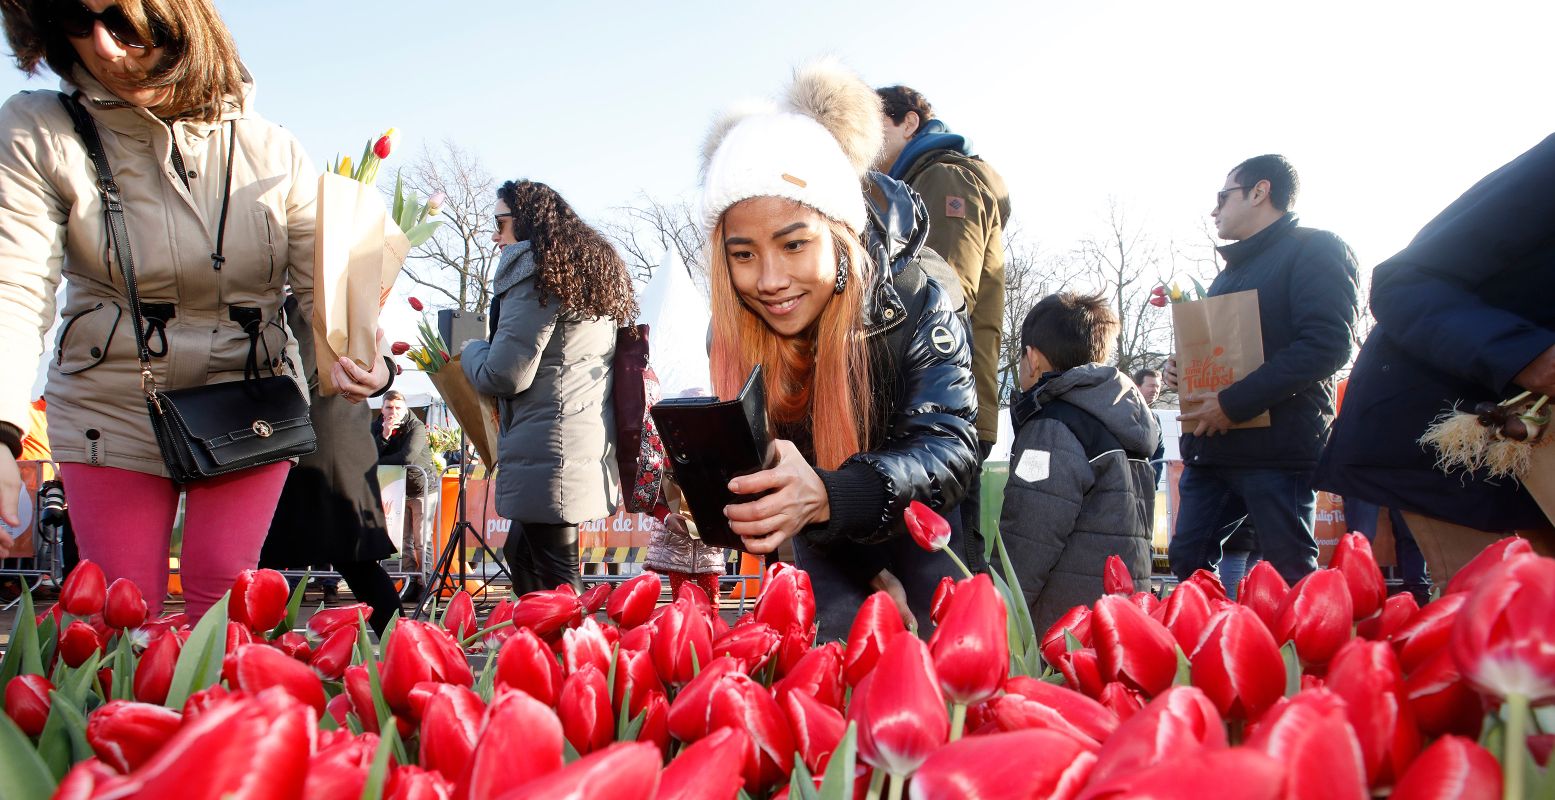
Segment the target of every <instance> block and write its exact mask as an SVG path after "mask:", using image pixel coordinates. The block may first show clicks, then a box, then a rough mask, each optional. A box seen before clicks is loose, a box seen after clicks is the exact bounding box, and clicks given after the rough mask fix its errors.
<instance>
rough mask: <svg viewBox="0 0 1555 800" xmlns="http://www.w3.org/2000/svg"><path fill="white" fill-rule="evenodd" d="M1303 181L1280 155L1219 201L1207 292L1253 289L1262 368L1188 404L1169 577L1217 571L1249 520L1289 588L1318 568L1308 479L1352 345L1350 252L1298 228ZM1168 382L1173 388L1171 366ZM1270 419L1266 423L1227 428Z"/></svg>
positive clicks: (1256, 161)
mask: <svg viewBox="0 0 1555 800" xmlns="http://www.w3.org/2000/svg"><path fill="white" fill-rule="evenodd" d="M1299 189H1300V181H1299V179H1298V178H1297V176H1296V170H1295V168H1294V167H1292V166H1291V164H1290V162H1289V161H1287V160H1285V158H1284V157H1283V156H1278V155H1264V156H1257V157H1255V158H1250V159H1248V160H1246V161H1244V162H1242V163H1241V164H1239V165H1237V167H1236V168H1235V169H1233V170H1231V174H1229V175H1227V176H1226V181H1225V184H1224V185H1223V186H1222V188H1221V190H1220V191H1219V192H1217V193H1216V194H1215V209H1214V211H1213V212H1211V216H1212V217H1213V218H1214V220H1215V230H1216V233H1217V235H1218V236H1219V237H1220V238H1222V239H1226V240H1229V241H1230V244H1226V245H1222V246H1221V247H1219V248H1217V249H1218V250H1219V252H1220V255H1221V257H1222V258H1224V259H1225V261H1226V268H1225V269H1224V270H1223V271H1222V272H1221V273H1220V275H1219V276H1218V277H1217V278H1216V279H1215V282H1214V283H1213V284H1211V285H1210V288H1209V295H1210V296H1211V297H1214V296H1217V295H1224V294H1231V293H1233V292H1242V291H1248V290H1256V291H1257V292H1258V313H1259V315H1260V318H1261V328H1262V333H1263V355H1264V364H1263V366H1261V367H1259V368H1258V369H1256V370H1254V371H1253V372H1251V373H1250V374H1248V375H1246V376H1244V377H1242V378H1241V379H1240V380H1238V381H1236V382H1235V383H1232V384H1231V385H1230V386H1227V387H1225V388H1224V389H1221V390H1219V391H1218V392H1200V393H1198V394H1195V395H1194V396H1193V397H1191V398H1184V399H1185V400H1194V401H1200V402H1202V406H1201V407H1200V408H1199V409H1198V410H1196V411H1194V412H1192V413H1189V414H1183V415H1182V416H1181V417H1180V419H1181V421H1182V431H1183V433H1182V442H1181V450H1182V458H1183V461H1184V464H1185V468H1184V470H1183V474H1182V479H1181V482H1180V483H1179V485H1178V494H1179V504H1180V505H1179V508H1178V511H1177V530H1176V532H1175V533H1174V535H1173V536H1172V542H1171V546H1170V549H1169V555H1170V558H1171V565H1172V572H1174V573H1176V575H1177V576H1178V577H1179V578H1183V579H1186V578H1187V577H1188V576H1189V575H1192V574H1193V572H1194V571H1195V570H1198V569H1211V570H1213V569H1215V568H1216V566H1217V565H1218V564H1219V562H1220V557H1221V545H1222V543H1224V542H1225V541H1226V540H1227V539H1229V538H1230V537H1231V535H1232V534H1234V533H1235V532H1236V531H1237V528H1238V527H1239V526H1240V525H1241V524H1242V523H1243V521H1244V520H1249V521H1251V522H1252V524H1253V527H1254V529H1255V530H1256V531H1257V536H1258V546H1259V549H1260V550H1261V551H1262V553H1263V556H1264V558H1265V559H1266V560H1268V561H1269V563H1270V564H1271V565H1273V566H1274V568H1275V569H1277V570H1279V573H1280V575H1281V576H1282V577H1284V578H1285V580H1286V581H1288V582H1290V583H1295V582H1296V581H1298V580H1300V579H1301V578H1302V576H1304V575H1306V574H1307V573H1309V572H1312V571H1313V570H1315V569H1317V541H1316V539H1315V538H1314V537H1313V533H1312V531H1313V523H1314V516H1315V514H1314V512H1315V506H1316V495H1315V493H1314V492H1313V490H1312V472H1313V470H1314V468H1315V467H1316V465H1317V459H1318V454H1319V453H1320V452H1321V451H1322V448H1323V443H1324V440H1325V439H1326V438H1327V435H1328V427H1329V425H1330V424H1331V423H1332V422H1333V418H1334V384H1333V375H1334V373H1335V372H1336V371H1338V369H1339V368H1340V367H1342V366H1344V364H1345V362H1346V361H1347V360H1349V358H1350V352H1351V348H1352V346H1353V345H1354V342H1355V323H1356V314H1357V307H1356V294H1357V277H1356V262H1355V254H1354V253H1353V252H1351V250H1350V247H1349V246H1348V245H1346V244H1345V243H1344V241H1343V240H1341V239H1340V238H1339V237H1338V236H1335V235H1334V234H1332V233H1329V232H1327V231H1320V230H1316V229H1313V228H1303V227H1301V226H1300V225H1299V224H1298V222H1297V219H1296V215H1295V213H1294V211H1293V209H1294V208H1295V204H1296V194H1297V192H1298V190H1299ZM1164 377H1165V378H1166V383H1167V384H1168V385H1170V386H1171V387H1172V388H1174V389H1175V388H1177V379H1178V371H1177V363H1176V360H1175V359H1173V360H1171V361H1168V362H1167V365H1166V370H1165V376H1164ZM1265 411H1267V412H1269V416H1270V420H1271V422H1270V425H1269V427H1267V428H1246V429H1232V426H1233V425H1235V424H1236V423H1239V422H1244V421H1247V420H1250V419H1252V418H1253V417H1256V416H1258V415H1259V414H1262V413H1263V412H1265Z"/></svg>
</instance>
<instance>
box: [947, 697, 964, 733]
mask: <svg viewBox="0 0 1555 800" xmlns="http://www.w3.org/2000/svg"><path fill="white" fill-rule="evenodd" d="M965 730H966V704H965V703H952V704H951V706H950V740H951V741H952V742H955V741H959V740H960V739H961V733H962V732H963V731H965Z"/></svg>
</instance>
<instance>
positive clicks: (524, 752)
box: [454, 689, 581, 797]
mask: <svg viewBox="0 0 1555 800" xmlns="http://www.w3.org/2000/svg"><path fill="white" fill-rule="evenodd" d="M580 763H581V762H580ZM561 767H562V723H561V720H559V719H557V718H556V712H554V711H552V710H551V709H550V708H549V707H547V706H545V705H544V704H542V703H541V702H540V701H539V700H536V699H534V698H533V697H530V696H529V695H527V694H525V693H524V692H520V691H514V690H511V689H509V690H505V691H499V692H498V693H497V696H496V697H494V698H492V701H491V705H490V706H487V708H486V717H485V719H484V720H483V721H482V723H481V736H480V740H479V741H478V742H477V743H476V745H475V753H474V755H473V757H472V758H471V759H470V766H469V768H468V769H467V770H465V773H464V774H463V775H461V776H460V777H459V779H458V782H459V789H458V791H456V792H455V795H454V796H456V797H496V796H498V795H500V794H502V793H503V792H506V791H508V790H509V789H511V788H512V787H514V786H522V785H523V784H525V783H528V782H529V781H532V780H535V779H536V778H539V777H541V776H544V775H548V774H551V773H554V772H556V771H557V770H559V769H561Z"/></svg>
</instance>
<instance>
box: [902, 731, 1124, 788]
mask: <svg viewBox="0 0 1555 800" xmlns="http://www.w3.org/2000/svg"><path fill="white" fill-rule="evenodd" d="M1036 753H1041V754H1042V756H1041V757H1040V758H1033V755H1034V754H1036ZM1095 766H1096V756H1095V755H1093V754H1092V753H1091V752H1090V751H1089V750H1088V749H1087V748H1086V747H1085V745H1083V744H1081V743H1079V742H1077V741H1075V740H1074V739H1071V738H1069V737H1067V736H1062V735H1059V734H1057V733H1054V732H1052V731H1043V730H1025V731H1015V732H1012V733H995V734H990V735H988V736H970V737H967V738H965V739H961V740H960V741H956V742H951V743H950V744H948V745H946V746H944V747H941V748H940V749H938V750H936V751H934V753H932V754H931V755H930V756H929V757H928V758H927V759H925V760H924V762H923V766H921V767H919V768H918V771H917V773H915V774H914V775H913V779H912V785H911V791H912V794H911V796H912V800H931V798H946V797H959V798H974V797H1015V796H1019V797H1073V796H1075V795H1076V794H1077V793H1078V792H1079V790H1080V789H1081V787H1083V786H1084V785H1085V782H1086V779H1087V778H1089V777H1090V774H1091V769H1092V768H1094V767H1095ZM1016 787H1019V789H1018V790H1017V789H1016ZM1017 792H1018V793H1017Z"/></svg>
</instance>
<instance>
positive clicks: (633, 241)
mask: <svg viewBox="0 0 1555 800" xmlns="http://www.w3.org/2000/svg"><path fill="white" fill-rule="evenodd" d="M612 214H613V216H614V218H613V219H611V220H609V221H606V222H605V223H603V224H601V225H600V231H601V232H603V233H604V234H605V236H607V237H609V239H610V240H611V241H612V242H614V243H615V245H616V248H617V249H618V250H620V251H621V257H622V258H623V259H625V261H626V266H627V269H628V270H630V271H631V273H632V277H633V278H634V279H635V280H637V281H638V282H639V283H646V282H647V281H648V279H649V278H651V277H653V271H654V270H655V269H657V268H658V266H659V261H660V259H661V257H662V256H663V255H664V253H665V252H666V251H667V250H669V249H670V248H674V250H675V253H676V255H678V256H680V262H681V263H682V264H685V265H686V269H687V271H688V272H690V274H691V278H692V280H693V281H695V282H696V283H697V285H699V286H700V285H701V284H702V283H703V282H704V278H703V275H704V273H705V271H704V270H702V269H700V268H699V264H700V262H701V259H702V252H703V247H704V246H705V243H706V239H705V238H704V237H703V235H702V223H701V220H700V219H698V218H697V215H696V212H695V210H694V209H693V208H692V206H691V203H690V202H688V201H685V200H680V201H666V200H662V199H660V198H657V197H651V196H649V195H648V194H646V193H639V194H638V195H637V200H636V202H635V203H634V204H633V205H629V206H620V207H618V208H614V209H612Z"/></svg>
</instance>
